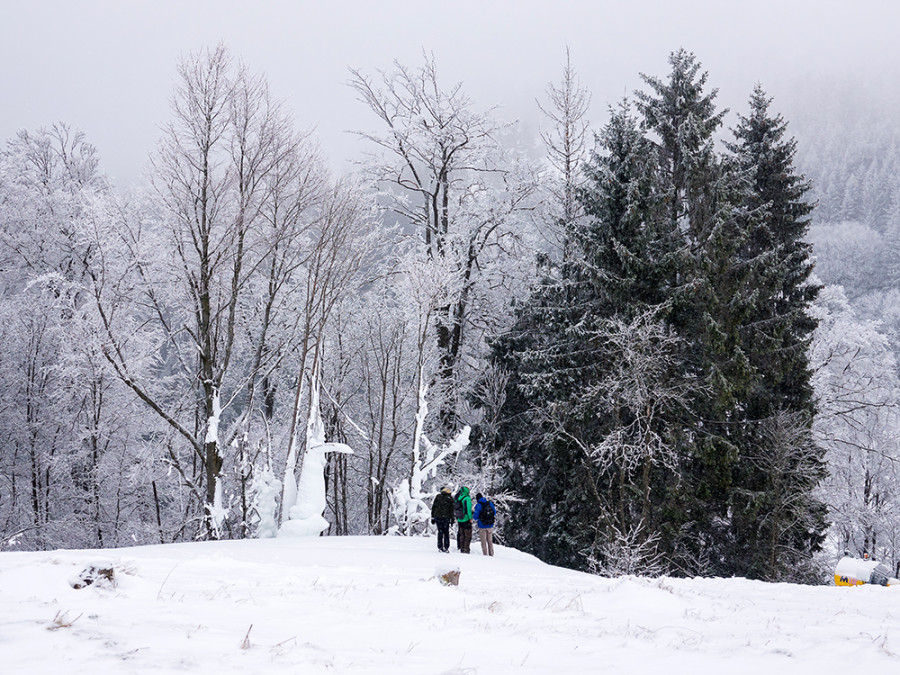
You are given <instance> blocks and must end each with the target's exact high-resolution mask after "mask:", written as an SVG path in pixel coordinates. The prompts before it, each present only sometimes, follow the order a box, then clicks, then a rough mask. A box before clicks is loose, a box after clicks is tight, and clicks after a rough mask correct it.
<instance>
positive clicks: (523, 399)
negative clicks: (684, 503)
mask: <svg viewBox="0 0 900 675" xmlns="http://www.w3.org/2000/svg"><path fill="white" fill-rule="evenodd" d="M599 141H600V149H601V154H599V155H595V156H594V157H593V160H592V162H591V164H590V166H589V167H588V169H587V185H588V187H587V188H585V189H584V190H582V192H581V195H580V200H581V202H582V205H583V206H584V209H585V213H586V215H587V217H586V218H584V219H582V220H579V221H573V226H572V227H571V228H570V231H569V233H568V239H569V241H571V242H572V244H573V255H572V256H571V258H570V260H569V261H568V262H566V263H564V264H563V266H562V267H561V268H558V269H553V270H551V271H550V273H549V274H548V276H547V278H546V279H545V281H544V282H543V283H542V284H540V285H539V286H538V287H537V288H536V289H535V290H534V291H533V293H532V297H531V298H530V300H529V302H528V303H526V304H525V305H524V306H523V307H522V308H520V311H519V313H518V319H517V322H516V326H515V328H514V330H513V331H511V332H510V333H509V334H507V335H505V336H503V337H501V338H500V339H499V340H497V341H496V342H495V344H494V353H493V359H494V362H495V364H498V365H500V366H501V367H504V368H505V369H507V370H508V371H510V373H511V377H510V380H509V385H508V395H507V402H506V410H505V412H506V416H505V422H504V424H503V425H501V429H500V433H499V436H500V437H501V439H502V447H504V448H505V458H506V461H507V463H508V468H509V484H508V485H507V487H508V488H509V489H512V490H514V491H517V492H519V493H520V494H523V495H527V496H528V499H527V500H526V501H525V502H524V503H522V504H521V505H518V506H516V507H514V513H513V517H512V518H511V523H512V524H513V525H512V527H511V528H508V530H507V534H508V535H509V536H510V538H511V540H512V541H513V542H514V543H515V544H517V545H519V546H523V547H525V548H526V549H527V550H531V551H533V552H535V553H537V554H538V555H541V556H542V557H544V559H546V560H550V561H552V562H554V563H557V564H565V565H570V566H575V567H584V566H585V564H586V562H587V555H589V554H590V553H591V552H593V551H596V550H598V548H599V549H603V548H605V545H606V543H607V542H609V540H610V539H611V538H612V537H613V536H614V534H615V533H624V532H625V531H628V530H630V531H634V530H635V529H638V530H640V531H641V532H642V533H643V534H642V535H641V537H639V540H640V541H646V540H647V538H648V536H649V534H648V533H649V532H651V531H652V528H653V526H652V525H651V524H650V522H649V521H650V519H651V503H650V502H651V499H650V491H649V482H648V481H649V475H650V472H651V471H652V470H653V469H654V468H655V467H658V466H660V465H661V464H662V463H664V462H663V459H662V458H663V457H664V456H665V452H664V450H665V446H666V444H667V443H668V440H669V439H668V438H667V437H666V432H665V430H664V429H662V428H661V427H660V422H659V421H658V420H657V418H656V417H647V416H643V417H642V415H643V413H644V411H645V410H646V409H652V410H654V411H655V410H657V408H659V407H660V406H664V405H668V404H669V402H668V399H666V400H665V401H664V400H663V399H662V397H658V396H657V395H656V391H657V387H655V386H651V387H649V388H648V390H649V391H651V394H650V396H647V397H644V398H642V399H641V403H640V404H637V403H636V402H635V401H634V400H633V399H632V398H630V397H631V394H632V392H633V390H634V387H631V386H625V385H624V384H623V381H624V380H626V379H628V378H629V377H630V378H631V379H632V380H635V379H636V378H638V377H655V378H657V380H660V379H664V378H668V377H669V376H670V373H668V372H660V371H658V370H653V369H651V368H646V367H645V366H646V365H647V363H648V359H647V358H640V359H636V360H633V361H630V360H629V359H628V358H627V356H626V353H628V354H635V353H641V354H642V355H645V356H646V355H649V356H651V357H652V356H653V355H656V354H660V353H663V352H666V351H671V344H672V341H673V338H672V336H671V335H670V334H669V333H668V332H667V329H666V317H667V315H668V313H669V311H670V309H671V304H672V303H671V301H670V296H671V293H672V289H673V287H674V285H675V284H676V283H677V277H678V267H679V254H680V253H681V251H682V249H683V244H682V236H681V233H680V231H679V230H678V229H677V228H674V229H673V228H671V227H670V224H671V221H670V220H669V219H667V218H666V217H665V215H664V214H665V201H664V199H663V197H664V195H663V193H662V192H661V190H660V186H659V173H658V166H657V162H656V158H657V154H658V153H657V151H656V149H655V147H654V146H653V144H652V143H650V142H649V141H648V140H647V139H646V138H644V136H643V134H642V132H641V130H640V128H639V125H638V122H637V120H636V119H635V118H634V117H633V115H632V114H631V112H630V110H629V109H628V106H627V105H625V104H623V105H622V106H620V107H619V108H618V109H616V110H614V111H612V115H611V119H610V122H609V123H608V124H607V126H606V127H605V128H604V130H603V132H602V134H601V136H600V138H599ZM650 360H652V358H651V359H650ZM623 363H625V364H628V365H627V366H626V367H625V368H624V369H623V367H622V364H623ZM638 370H640V371H641V372H640V373H638V372H637V371H638ZM635 494H637V495H638V497H636V498H635V497H634V495H635Z"/></svg>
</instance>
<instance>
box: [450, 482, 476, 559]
mask: <svg viewBox="0 0 900 675" xmlns="http://www.w3.org/2000/svg"><path fill="white" fill-rule="evenodd" d="M453 506H454V514H455V515H456V547H457V548H458V549H459V552H460V553H468V552H469V546H470V545H471V544H472V496H471V495H470V494H469V488H467V487H465V486H463V487H461V488H459V491H458V492H457V493H456V495H455V497H454V505H453Z"/></svg>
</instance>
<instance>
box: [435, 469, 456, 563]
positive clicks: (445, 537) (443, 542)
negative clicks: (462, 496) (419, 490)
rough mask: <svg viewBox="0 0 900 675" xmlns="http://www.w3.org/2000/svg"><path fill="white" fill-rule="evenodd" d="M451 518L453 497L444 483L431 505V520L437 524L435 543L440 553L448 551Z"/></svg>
mask: <svg viewBox="0 0 900 675" xmlns="http://www.w3.org/2000/svg"><path fill="white" fill-rule="evenodd" d="M451 520H453V497H452V496H451V495H450V488H449V487H448V486H446V485H445V486H444V487H442V488H441V491H440V492H439V493H438V496H437V497H435V498H434V503H432V505H431V522H432V523H433V524H434V525H437V531H438V540H437V545H438V551H440V552H441V553H449V552H450V521H451Z"/></svg>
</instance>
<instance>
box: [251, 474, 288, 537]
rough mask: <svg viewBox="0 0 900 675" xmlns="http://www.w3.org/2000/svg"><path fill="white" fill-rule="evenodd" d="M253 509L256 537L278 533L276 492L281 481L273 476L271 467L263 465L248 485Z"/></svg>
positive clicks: (272, 535)
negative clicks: (255, 521)
mask: <svg viewBox="0 0 900 675" xmlns="http://www.w3.org/2000/svg"><path fill="white" fill-rule="evenodd" d="M250 490H251V492H252V493H253V510H254V511H255V512H256V517H257V519H258V520H257V523H256V537H257V538H259V539H267V538H270V537H275V536H277V535H278V493H279V492H280V491H281V481H280V480H278V479H277V478H275V474H274V473H273V472H272V467H270V466H264V467H263V468H262V469H260V470H259V471H257V472H256V474H255V475H254V476H253V483H252V484H251V486H250Z"/></svg>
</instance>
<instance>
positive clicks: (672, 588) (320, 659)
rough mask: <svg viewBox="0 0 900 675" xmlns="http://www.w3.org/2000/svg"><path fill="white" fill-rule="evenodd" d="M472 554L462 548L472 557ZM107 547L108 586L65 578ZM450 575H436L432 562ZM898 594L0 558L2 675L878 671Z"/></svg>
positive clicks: (317, 541)
mask: <svg viewBox="0 0 900 675" xmlns="http://www.w3.org/2000/svg"><path fill="white" fill-rule="evenodd" d="M476 550H477V546H473V551H476ZM98 558H102V559H104V560H106V561H110V562H113V564H114V565H115V568H116V584H115V587H112V586H111V585H94V586H88V587H87V588H83V589H81V590H76V589H74V588H72V586H71V585H70V584H69V580H70V578H71V577H72V576H73V575H74V574H77V573H78V572H79V571H80V570H82V569H84V567H85V566H86V565H88V564H91V563H93V562H96V560H97V559H98ZM450 567H454V568H457V567H458V568H459V569H460V570H461V575H460V584H459V586H443V585H441V584H440V583H439V581H438V580H437V579H436V578H435V574H436V570H439V569H448V568H450ZM898 607H900V588H894V587H891V588H883V587H874V586H860V587H855V588H848V587H835V586H819V587H808V586H796V585H791V584H766V583H762V582H754V581H747V580H744V579H670V578H661V579H643V578H634V577H626V578H620V579H606V578H601V577H596V576H591V575H587V574H582V573H579V572H573V571H569V570H564V569H560V568H556V567H552V566H549V565H545V564H543V563H541V562H539V561H537V560H536V559H534V558H533V557H531V556H528V555H526V554H523V553H520V552H518V551H515V550H512V549H509V548H505V547H502V546H497V547H496V555H495V556H494V557H493V558H488V557H484V556H482V555H480V553H478V552H473V553H472V554H471V555H462V554H459V553H456V552H455V551H454V552H452V553H451V554H449V555H447V554H443V553H439V552H438V551H437V548H436V546H435V539H434V538H430V537H310V538H276V539H261V540H244V541H219V542H200V543H193V544H169V545H164V546H147V547H140V548H130V549H117V550H104V551H89V550H87V551H78V550H74V551H54V552H39V553H11V552H3V553H0V664H2V672H4V673H66V674H67V675H68V674H75V673H85V674H88V673H90V674H91V675H98V674H102V673H154V674H156V673H176V672H178V673H215V674H217V675H224V674H227V673H267V674H269V673H303V674H304V675H312V674H317V673H349V674H354V673H359V674H363V673H365V674H366V675H372V674H378V673H383V674H385V675H397V674H398V673H416V674H424V675H428V674H435V675H437V674H444V675H446V674H450V673H452V674H457V675H462V674H463V673H465V674H467V675H473V674H479V673H480V674H484V675H487V674H495V673H533V674H535V675H538V674H540V675H547V673H554V675H563V674H568V673H572V674H573V675H574V674H576V673H577V674H583V673H617V674H626V673H627V674H628V675H635V674H644V673H646V674H648V675H650V674H652V675H660V674H665V675H670V674H673V673H685V674H688V673H689V674H690V675H702V674H704V673H710V674H716V675H721V674H723V673H728V675H741V674H746V675H759V674H761V673H765V674H768V673H791V674H792V675H823V674H829V673H848V672H865V673H869V672H871V673H888V672H894V671H895V670H896V668H897V666H898V664H900V624H898V622H897V620H896V616H897V613H898Z"/></svg>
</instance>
